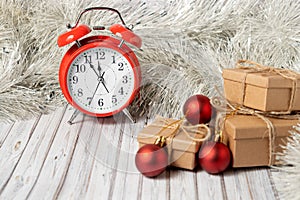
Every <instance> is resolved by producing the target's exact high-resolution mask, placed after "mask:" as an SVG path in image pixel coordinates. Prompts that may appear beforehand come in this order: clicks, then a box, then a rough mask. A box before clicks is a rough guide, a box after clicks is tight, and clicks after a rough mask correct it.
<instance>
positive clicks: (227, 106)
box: [211, 90, 276, 166]
mask: <svg viewBox="0 0 300 200" xmlns="http://www.w3.org/2000/svg"><path fill="white" fill-rule="evenodd" d="M217 91H218V93H219V95H220V96H218V97H214V98H212V102H211V103H212V105H213V106H214V107H215V108H217V109H218V110H221V111H223V112H225V114H226V115H225V117H217V119H216V124H217V127H216V130H215V131H216V135H220V137H221V139H222V134H223V133H222V130H224V126H225V121H226V120H227V119H228V118H229V117H232V116H234V115H237V114H241V115H252V116H256V117H258V118H259V119H261V120H263V121H264V122H265V123H266V125H267V130H268V138H269V163H268V165H269V166H271V165H272V164H273V160H274V159H273V153H274V152H275V151H274V150H275V137H276V132H275V128H274V125H273V123H272V122H271V121H270V120H269V119H268V118H267V116H266V112H262V111H257V110H254V109H251V108H246V107H243V106H239V105H233V104H231V103H230V102H228V101H227V100H226V98H225V97H224V96H222V95H221V93H220V92H219V90H217ZM274 116H275V115H274Z"/></svg>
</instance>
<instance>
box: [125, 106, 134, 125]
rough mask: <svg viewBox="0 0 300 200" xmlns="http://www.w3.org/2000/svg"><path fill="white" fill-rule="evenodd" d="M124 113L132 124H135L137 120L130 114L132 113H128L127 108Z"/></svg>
mask: <svg viewBox="0 0 300 200" xmlns="http://www.w3.org/2000/svg"><path fill="white" fill-rule="evenodd" d="M123 113H124V114H125V115H126V116H127V117H128V118H129V120H130V121H131V122H132V123H135V122H136V120H135V119H134V118H133V117H132V115H131V114H130V112H129V111H128V109H127V108H125V109H123Z"/></svg>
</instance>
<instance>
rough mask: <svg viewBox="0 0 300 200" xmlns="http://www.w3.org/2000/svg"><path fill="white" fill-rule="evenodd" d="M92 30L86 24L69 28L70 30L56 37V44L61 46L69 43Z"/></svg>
mask: <svg viewBox="0 0 300 200" xmlns="http://www.w3.org/2000/svg"><path fill="white" fill-rule="evenodd" d="M91 31H92V30H91V29H90V28H89V27H88V26H87V25H83V24H82V25H79V26H76V27H75V28H73V29H71V30H70V31H68V32H66V33H63V34H61V35H60V36H59V37H58V40H57V44H58V46H59V47H63V46H65V45H67V44H70V43H72V42H74V41H76V40H79V39H80V38H82V37H83V36H85V35H87V34H88V33H90V32H91Z"/></svg>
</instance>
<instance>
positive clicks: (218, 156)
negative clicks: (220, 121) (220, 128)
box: [198, 142, 231, 174]
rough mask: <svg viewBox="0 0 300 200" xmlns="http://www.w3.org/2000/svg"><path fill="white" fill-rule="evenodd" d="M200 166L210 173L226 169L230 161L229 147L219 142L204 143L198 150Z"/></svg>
mask: <svg viewBox="0 0 300 200" xmlns="http://www.w3.org/2000/svg"><path fill="white" fill-rule="evenodd" d="M198 158H199V164H200V166H201V167H202V168H203V169H204V170H205V171H207V172H208V173H210V174H217V173H220V172H223V171H225V170H226V168H227V167H228V166H229V164H230V161H231V153H230V150H229V148H228V147H227V146H226V145H225V144H223V143H221V142H207V143H204V144H203V146H202V147H201V149H200V152H199V157H198Z"/></svg>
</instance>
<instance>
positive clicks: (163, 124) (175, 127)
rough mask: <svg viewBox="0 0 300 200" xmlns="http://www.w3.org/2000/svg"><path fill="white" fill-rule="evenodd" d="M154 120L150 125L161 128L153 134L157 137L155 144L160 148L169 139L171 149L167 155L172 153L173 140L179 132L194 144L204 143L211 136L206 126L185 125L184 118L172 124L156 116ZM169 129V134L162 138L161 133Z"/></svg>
mask: <svg viewBox="0 0 300 200" xmlns="http://www.w3.org/2000/svg"><path fill="white" fill-rule="evenodd" d="M156 119H157V120H156V122H155V123H154V124H151V125H152V126H156V127H159V128H161V130H160V131H159V132H158V133H156V134H155V137H157V139H156V141H155V144H156V145H160V146H161V147H162V146H164V145H165V144H166V141H167V139H169V140H170V145H171V148H168V153H169V155H171V153H172V152H171V151H172V149H173V146H172V145H173V139H174V137H175V136H176V135H177V134H178V133H179V132H180V131H182V132H183V133H184V134H185V135H186V136H187V138H189V139H190V140H191V141H194V142H204V141H206V140H208V139H209V138H210V136H211V131H210V129H209V127H208V126H207V125H206V124H197V125H189V124H188V125H186V120H185V119H184V118H182V119H179V120H175V121H173V122H170V121H168V120H167V119H165V118H163V117H160V116H157V117H156ZM169 129H171V131H170V133H169V134H167V135H163V136H162V133H163V132H164V131H166V130H169ZM190 133H194V134H196V135H200V136H202V138H196V137H192V136H191V135H190Z"/></svg>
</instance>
